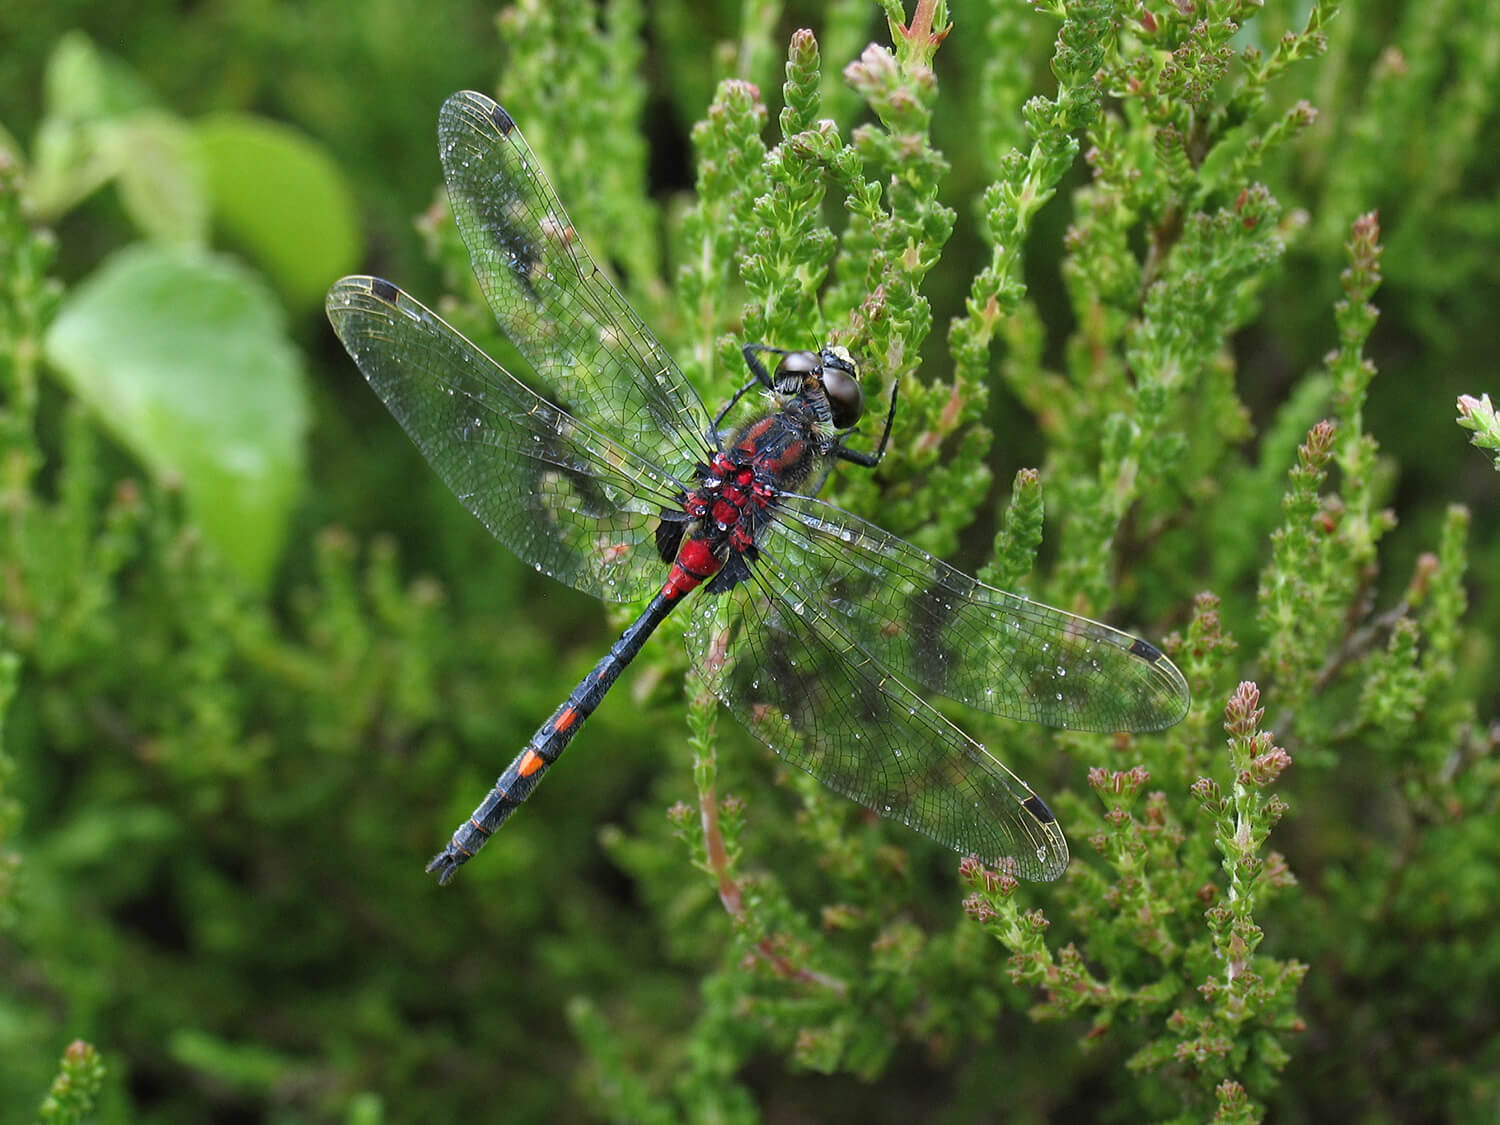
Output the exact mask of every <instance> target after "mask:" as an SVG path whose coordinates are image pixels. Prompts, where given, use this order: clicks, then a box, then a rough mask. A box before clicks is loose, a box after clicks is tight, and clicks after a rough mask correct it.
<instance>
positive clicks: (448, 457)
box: [327, 277, 683, 601]
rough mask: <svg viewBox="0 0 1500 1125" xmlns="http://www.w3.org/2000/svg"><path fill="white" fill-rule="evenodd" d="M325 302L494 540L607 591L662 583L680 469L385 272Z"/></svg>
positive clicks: (542, 566)
mask: <svg viewBox="0 0 1500 1125" xmlns="http://www.w3.org/2000/svg"><path fill="white" fill-rule="evenodd" d="M327 312H328V319H329V321H331V322H332V324H333V329H334V331H335V332H337V333H338V337H339V339H340V340H342V341H343V344H344V347H345V348H346V349H347V350H348V352H349V354H350V356H352V357H353V359H354V362H355V363H356V364H358V365H359V369H360V371H362V372H363V373H364V376H365V378H366V379H368V380H369V383H370V386H371V387H373V388H374V389H375V393H376V394H378V395H379V396H380V399H381V401H382V402H384V403H385V404H386V406H387V407H388V408H389V409H390V411H391V413H392V414H394V415H395V416H396V420H397V421H398V422H400V423H401V425H402V426H403V427H404V428H405V430H406V432H407V433H408V434H410V435H411V438H412V440H413V441H415V442H416V443H417V446H418V448H420V449H421V450H422V453H423V455H424V456H425V457H426V458H427V460H428V463H430V464H431V465H432V467H433V468H434V469H436V470H437V473H438V475H439V476H440V477H442V478H443V481H444V482H445V483H446V484H447V485H448V487H449V488H451V489H452V490H453V492H454V493H455V494H456V495H457V496H458V498H459V500H460V501H462V502H463V505H464V507H466V508H468V509H469V511H471V512H473V513H474V514H475V515H476V516H478V517H479V519H480V522H482V523H483V524H484V525H485V527H487V528H489V530H490V532H491V533H492V534H493V535H494V536H495V538H496V539H498V540H500V542H502V543H504V544H505V545H506V546H507V547H509V548H510V549H511V550H512V551H514V552H515V553H516V554H517V555H519V556H520V557H521V558H522V559H523V560H524V561H526V562H528V563H531V564H532V565H533V566H535V567H536V568H537V569H538V570H540V571H543V572H544V573H546V574H550V575H551V576H552V577H554V578H556V579H558V580H559V581H562V582H566V583H567V584H568V585H570V586H574V587H576V588H577V589H579V590H583V591H584V592H586V593H590V594H593V595H594V596H595V597H598V598H603V599H606V600H609V601H627V600H630V599H633V598H638V597H644V596H647V595H649V594H652V593H654V592H655V591H656V590H658V589H659V588H660V587H661V583H662V581H663V579H664V577H665V574H666V569H667V568H666V566H665V564H664V563H663V562H662V561H661V558H660V556H659V555H658V553H657V549H656V543H655V531H656V527H657V525H658V524H659V523H660V522H661V519H662V518H663V514H664V513H669V512H671V511H674V510H675V511H678V512H680V511H681V497H682V494H683V486H682V485H681V484H680V483H679V482H678V481H677V480H675V479H674V478H673V477H672V476H670V475H669V474H668V473H666V472H665V471H663V470H662V469H660V468H658V467H657V466H655V465H653V464H651V463H650V462H648V461H646V460H645V459H643V458H641V457H638V456H637V455H636V454H634V453H633V452H631V451H630V450H628V449H624V448H622V447H621V446H620V445H618V444H617V443H615V442H613V441H611V440H610V439H609V438H607V437H604V436H603V435H602V434H599V433H597V432H595V431H594V430H592V429H590V428H589V427H588V426H585V425H583V424H582V423H581V422H579V421H578V420H577V419H576V418H573V417H572V416H570V415H569V414H567V413H566V412H565V411H563V410H560V409H558V408H557V407H556V406H554V405H552V404H551V403H549V402H547V401H546V400H544V399H542V398H540V397H538V396H537V395H536V394H535V393H534V392H533V391H532V390H531V389H530V388H528V387H526V386H525V385H524V384H522V383H521V382H520V381H519V380H517V379H516V378H515V377H514V376H513V375H511V374H510V372H508V371H506V370H505V368H503V367H501V366H500V365H499V364H497V363H496V362H495V361H494V360H492V359H490V357H489V356H487V355H485V354H484V353H483V352H482V351H480V350H479V349H478V348H477V347H475V346H474V345H473V344H472V343H470V342H469V341H468V340H466V339H465V338H464V337H463V336H462V335H460V334H459V333H458V332H457V331H456V330H454V328H453V327H452V326H451V325H449V324H448V322H447V321H445V320H443V318H442V317H440V316H438V315H437V314H436V313H435V312H433V311H432V310H430V309H428V308H427V307H426V306H424V305H423V304H422V303H421V302H419V301H417V300H416V299H415V298H413V297H412V296H411V295H410V294H408V293H405V292H403V291H402V290H400V289H398V288H397V287H396V286H394V285H392V284H391V283H390V282H388V281H383V280H381V279H380V278H375V277H346V278H344V279H343V280H342V281H340V282H338V283H337V284H336V285H335V286H334V287H333V288H332V289H330V290H329V292H328V301H327Z"/></svg>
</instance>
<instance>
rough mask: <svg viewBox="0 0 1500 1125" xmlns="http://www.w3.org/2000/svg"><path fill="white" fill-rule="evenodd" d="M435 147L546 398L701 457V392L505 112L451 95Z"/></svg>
mask: <svg viewBox="0 0 1500 1125" xmlns="http://www.w3.org/2000/svg"><path fill="white" fill-rule="evenodd" d="M438 148H439V154H440V155H441V157H442V161H443V175H444V178H445V179H446V180H447V183H448V198H449V201H450V203H451V204H452V207H453V218H454V220H455V221H456V222H457V224H458V229H459V231H460V232H461V233H462V235H463V239H464V243H465V244H466V245H467V246H468V248H469V259H470V261H471V262H472V263H473V266H474V274H475V276H476V277H477V278H478V279H479V287H480V288H481V289H482V290H483V291H484V295H485V298H486V299H487V300H488V301H489V303H490V308H491V309H493V310H494V313H495V319H496V320H498V321H499V323H500V327H501V328H502V329H503V330H504V331H505V334H506V335H507V336H508V337H510V340H511V342H512V343H514V344H515V345H516V347H517V348H518V349H519V350H520V352H521V354H522V355H523V356H525V357H526V360H527V362H528V363H530V364H531V366H532V368H533V369H534V370H535V371H536V373H537V375H538V377H540V378H541V379H542V380H543V382H545V383H546V384H547V386H548V388H549V389H550V392H551V397H552V398H553V399H554V401H556V402H557V403H558V404H559V405H561V406H562V407H564V408H565V409H566V410H567V411H568V412H569V413H570V414H572V415H573V416H574V417H576V418H578V419H580V420H582V421H583V422H586V423H587V424H588V425H590V426H592V427H594V428H595V429H596V430H599V431H600V432H602V433H605V434H608V435H609V436H610V437H612V438H614V439H615V440H616V441H618V442H620V443H621V444H622V445H624V446H626V447H627V448H630V449H636V450H639V451H640V452H641V454H642V455H643V456H645V457H648V458H651V459H653V460H655V461H657V462H658V463H659V464H663V465H667V466H670V467H672V468H674V469H681V470H686V469H687V468H689V467H691V466H692V465H695V464H697V463H698V462H700V461H705V460H707V459H708V456H709V455H710V454H711V450H710V449H709V448H708V445H707V442H706V436H705V435H706V434H707V433H708V430H709V416H708V412H707V411H706V410H705V409H704V407H703V401H702V399H700V398H699V397H698V393H697V391H695V390H694V389H693V387H692V385H691V384H689V383H688V381H687V380H686V379H685V378H684V377H683V374H682V372H681V371H679V370H678V368H677V365H676V364H675V363H674V362H673V361H672V359H671V357H670V356H668V355H667V353H666V351H665V350H663V348H662V346H661V345H660V344H659V343H657V341H656V337H654V336H653V335H652V334H651V330H650V329H649V328H647V327H646V324H645V322H644V321H643V320H641V318H640V317H639V316H638V315H636V313H635V312H634V310H632V309H631V308H630V306H629V305H628V304H627V303H626V301H625V298H624V297H623V296H621V295H620V291H619V290H618V289H616V288H615V286H614V283H613V282H611V281H610V280H609V278H608V276H607V275H606V274H605V273H604V272H603V271H602V270H601V269H600V268H599V266H598V265H597V264H596V263H595V262H594V259H593V258H592V257H590V256H589V253H588V251H587V250H585V249H584V246H583V242H582V241H581V240H580V239H579V237H578V233H577V231H575V230H574V228H573V224H572V222H571V221H570V220H569V219H568V215H567V212H566V211H564V210H563V206H562V203H561V202H559V200H558V198H557V194H556V193H555V192H554V191H553V190H552V185H551V184H550V183H549V182H548V180H547V177H546V175H545V174H544V173H543V172H542V169H541V165H540V163H539V162H538V161H537V159H536V156H535V155H534V154H533V153H532V151H531V148H530V146H528V145H527V143H526V139H525V138H524V137H522V136H521V131H520V130H519V129H518V128H516V125H515V122H514V121H512V120H511V118H510V115H509V114H508V113H506V112H505V110H503V109H502V108H501V107H500V106H499V105H497V104H496V103H495V102H494V101H492V100H491V99H489V98H487V97H485V96H484V95H483V94H476V93H474V92H473V91H472V90H466V91H463V92H461V93H457V94H454V95H453V96H452V97H450V98H449V99H448V100H447V101H446V102H444V103H443V108H442V110H441V112H440V113H439V114H438Z"/></svg>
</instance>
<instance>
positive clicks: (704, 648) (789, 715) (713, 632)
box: [688, 551, 1068, 881]
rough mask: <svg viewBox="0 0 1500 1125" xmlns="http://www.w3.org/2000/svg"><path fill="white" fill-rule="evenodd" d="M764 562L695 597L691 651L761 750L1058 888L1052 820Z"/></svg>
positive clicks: (1062, 848) (1060, 856) (1062, 854)
mask: <svg viewBox="0 0 1500 1125" xmlns="http://www.w3.org/2000/svg"><path fill="white" fill-rule="evenodd" d="M777 562H778V560H776V559H774V558H772V557H769V556H768V555H767V554H766V553H765V552H764V551H763V552H762V556H761V560H760V565H758V566H755V567H753V568H752V571H751V577H750V579H749V580H748V581H746V582H743V583H741V584H740V585H738V586H736V587H734V588H733V589H732V590H730V591H729V592H727V593H718V594H715V593H710V592H707V591H705V592H704V593H702V594H699V595H697V596H696V605H695V606H694V607H693V616H692V620H691V623H690V625H689V630H688V641H689V645H690V646H691V647H692V649H693V651H694V654H695V656H696V658H697V659H698V661H699V662H700V666H701V667H702V668H703V669H704V671H705V674H706V675H707V676H708V678H709V682H710V684H711V685H712V687H713V690H714V693H715V694H716V695H718V697H719V699H720V700H722V701H723V703H724V704H725V706H727V707H728V708H729V709H730V710H731V711H732V712H733V713H734V715H735V716H736V717H737V718H738V719H739V720H740V721H741V722H742V723H744V724H745V726H746V727H748V728H749V729H750V731H751V733H753V734H754V735H755V736H756V738H758V739H760V740H761V741H762V742H764V743H765V744H766V745H767V746H769V747H770V748H771V749H772V750H774V751H776V753H778V754H779V755H781V756H782V757H783V758H785V759H786V760H787V761H789V762H791V763H792V764H793V765H796V766H798V767H800V768H801V769H804V770H806V771H807V772H808V773H810V774H812V775H813V776H814V777H816V778H818V780H820V781H822V782H823V783H824V784H825V785H827V786H829V788H831V789H834V790H836V791H837V792H839V793H842V794H844V795H845V796H847V797H851V798H853V799H854V800H856V801H858V802H859V803H860V804H862V805H864V806H865V807H866V808H868V809H871V810H872V811H874V812H876V813H878V814H879V815H881V816H883V817H887V818H889V819H891V820H895V821H899V822H900V823H902V824H905V825H907V826H908V827H910V828H913V829H915V830H916V831H918V832H921V833H922V834H923V835H925V836H929V837H931V838H932V839H934V840H936V841H938V842H939V843H942V844H946V845H947V846H948V847H950V848H953V849H954V850H955V851H957V852H960V853H963V854H965V855H975V856H978V857H979V859H981V860H982V861H983V862H985V863H987V864H989V865H991V866H998V867H1001V868H1004V869H1006V870H1008V871H1011V872H1012V873H1014V874H1015V875H1017V876H1019V877H1021V878H1024V879H1032V880H1040V881H1047V880H1052V879H1056V878H1057V877H1058V876H1059V875H1061V874H1062V873H1063V870H1064V869H1065V868H1066V867H1067V865H1068V845H1067V841H1066V840H1065V839H1064V838H1063V834H1062V830H1061V829H1060V828H1059V827H1058V826H1057V822H1056V820H1055V819H1054V818H1053V816H1052V813H1051V811H1050V810H1049V809H1048V808H1047V806H1046V805H1045V804H1044V803H1043V802H1042V800H1041V799H1040V798H1039V797H1037V795H1036V794H1035V793H1033V792H1032V791H1031V789H1030V788H1029V787H1028V786H1027V785H1026V783H1025V782H1023V781H1021V779H1020V778H1018V777H1016V776H1015V774H1013V773H1011V772H1010V770H1008V769H1006V767H1005V766H1004V765H1003V764H1002V763H1001V762H1000V761H999V760H998V759H997V758H995V757H994V756H993V755H991V754H990V753H989V751H987V750H986V749H985V748H984V747H983V746H981V745H980V744H979V743H978V742H975V741H974V740H973V739H972V738H970V737H968V736H967V735H966V734H964V733H963V732H962V731H960V730H959V729H958V728H957V727H955V726H954V725H953V724H952V723H950V722H948V720H946V719H945V718H943V716H941V715H939V714H938V713H937V712H936V711H934V710H933V709H932V708H931V707H930V706H929V705H928V704H927V703H926V702H925V701H923V700H922V699H921V698H920V697H919V696H917V695H916V694H915V693H913V692H912V690H911V689H910V688H908V687H907V686H906V685H905V684H903V683H901V681H900V680H898V679H897V678H896V677H895V676H893V675H892V674H891V673H890V672H889V671H888V670H886V669H884V668H882V667H880V665H879V664H877V663H876V662H875V661H874V660H872V659H871V658H870V656H869V654H868V653H866V652H864V651H863V650H862V649H861V647H860V646H859V645H857V644H856V643H855V642H854V640H853V639H852V637H850V635H849V634H848V633H847V632H846V631H845V629H844V628H843V625H842V623H841V622H840V621H839V620H838V619H836V618H835V617H834V616H833V615H832V614H831V613H830V612H829V610H828V608H827V607H826V606H825V605H824V604H823V603H821V602H820V601H818V600H817V599H813V598H807V597H806V596H805V595H804V594H803V593H802V592H801V591H800V590H799V589H797V587H796V586H795V585H794V584H792V583H791V582H790V581H788V580H787V578H786V576H785V575H784V574H783V573H782V572H781V570H780V567H779V566H778V565H777Z"/></svg>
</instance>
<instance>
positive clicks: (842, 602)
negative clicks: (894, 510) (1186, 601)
mask: <svg viewBox="0 0 1500 1125" xmlns="http://www.w3.org/2000/svg"><path fill="white" fill-rule="evenodd" d="M778 516H779V517H780V518H778V519H777V521H776V522H775V523H774V524H773V525H772V526H773V527H774V528H775V529H776V530H775V532H774V533H772V534H770V535H768V536H767V540H768V541H774V543H775V550H776V551H777V552H778V553H779V554H780V555H781V556H782V557H783V558H784V560H785V562H786V565H787V567H788V568H789V570H790V572H791V573H792V574H794V575H796V581H797V583H798V584H799V586H801V587H802V588H803V589H805V590H808V591H816V592H817V596H818V597H820V599H821V601H822V604H823V608H824V610H825V611H826V612H827V613H828V614H830V615H831V616H832V617H833V618H834V619H835V620H837V622H838V624H839V627H840V628H841V629H842V630H844V631H845V632H846V633H847V634H848V635H849V636H850V637H852V638H853V639H854V640H855V641H856V642H857V643H858V644H859V646H860V647H861V648H862V649H864V651H865V652H867V653H869V654H870V655H871V656H873V657H875V659H876V660H878V661H879V662H880V663H882V664H884V665H885V666H886V667H888V668H890V669H891V670H893V671H894V672H896V673H897V674H898V675H900V676H904V677H906V678H908V679H910V680H913V681H915V682H917V683H919V684H921V685H922V686H923V687H925V688H927V689H929V690H930V691H934V692H937V693H938V694H940V695H945V696H947V697H948V698H950V699H955V700H957V701H958V702H960V703H964V704H967V705H968V706H970V707H975V708H978V709H979V710H982V711H989V712H991V713H993V714H997V715H1005V716H1007V717H1009V718H1012V719H1022V720H1025V721H1027V722H1033V723H1043V724H1045V725H1046V726H1050V727H1059V728H1064V729H1068V730H1091V731H1150V730H1161V729H1162V728H1164V727H1169V726H1171V725H1172V724H1174V723H1176V722H1178V721H1179V720H1180V719H1181V718H1182V717H1183V716H1184V715H1186V714H1187V711H1188V704H1189V695H1188V686H1187V681H1186V680H1185V679H1184V678H1183V675H1182V673H1181V672H1180V671H1179V670H1178V669H1177V667H1176V665H1174V664H1173V663H1172V662H1171V661H1170V660H1168V659H1167V658H1166V656H1165V655H1163V654H1162V652H1161V651H1160V650H1159V649H1157V648H1156V647H1155V646H1153V645H1152V644H1150V643H1149V642H1147V641H1143V640H1141V639H1140V638H1139V637H1133V636H1131V635H1130V634H1129V633H1122V632H1120V631H1119V630H1118V629H1112V628H1110V627H1109V626H1108V625H1104V624H1101V623H1100V622H1098V621H1091V620H1089V619H1088V618H1086V617H1079V616H1077V615H1075V614H1071V613H1067V612H1065V611H1063V610H1060V609H1053V608H1052V607H1051V606H1047V605H1043V604H1041V603H1040V602H1034V601H1031V600H1029V599H1027V598H1022V597H1018V596H1016V595H1015V594H1008V593H1006V592H1005V591H1004V590H997V589H996V588H995V587H993V586H986V585H985V584H984V583H983V582H980V581H979V580H978V579H977V578H972V577H970V576H969V575H967V574H964V573H963V572H962V571H960V570H955V569H954V568H953V567H951V566H949V565H948V564H947V563H945V562H943V561H942V560H941V559H938V558H935V557H933V556H932V555H929V554H928V553H927V552H925V551H923V550H921V549H919V548H917V547H915V546H913V545H912V544H910V543H908V542H907V541H906V540H904V539H901V538H899V537H897V536H895V535H892V534H890V533H889V532H886V531H882V530H881V529H880V528H878V527H875V526H874V525H873V524H869V523H866V522H865V521H864V520H862V519H860V518H859V517H857V516H853V515H850V514H849V513H848V512H845V511H842V510H840V509H839V508H836V507H834V506H833V505H831V504H826V503H824V502H822V501H820V500H816V499H813V498H811V497H804V496H784V497H782V498H781V505H780V511H779V512H778Z"/></svg>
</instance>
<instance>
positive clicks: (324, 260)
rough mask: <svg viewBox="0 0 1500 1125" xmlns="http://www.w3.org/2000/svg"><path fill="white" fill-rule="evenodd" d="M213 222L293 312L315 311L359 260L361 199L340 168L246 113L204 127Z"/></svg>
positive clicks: (305, 141)
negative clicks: (336, 280) (357, 200)
mask: <svg viewBox="0 0 1500 1125" xmlns="http://www.w3.org/2000/svg"><path fill="white" fill-rule="evenodd" d="M198 140H199V151H200V152H201V154H202V158H203V161H204V164H205V165H206V170H207V173H208V182H209V185H210V188H211V190H212V192H213V201H214V217H215V219H216V221H217V222H218V223H219V225H220V226H221V227H222V228H223V229H224V230H225V231H226V232H227V233H228V234H229V235H230V236H231V237H232V238H233V239H235V241H236V242H238V243H239V244H240V246H241V247H242V248H243V249H244V251H245V252H246V253H247V254H248V255H250V256H251V257H252V258H253V259H254V260H255V261H256V262H258V263H259V264H260V265H261V266H263V267H264V268H265V270H266V272H267V273H268V274H270V276H271V280H272V281H273V282H274V283H275V285H276V286H277V288H278V289H280V290H281V292H282V293H284V294H285V295H286V297H287V299H288V301H290V302H291V303H292V304H293V305H295V306H299V307H300V306H305V307H316V306H318V305H321V304H322V301H323V293H324V291H325V290H326V289H327V288H328V283H329V281H331V280H332V279H333V278H335V277H338V276H339V275H341V274H343V273H346V272H348V271H349V270H350V269H352V268H353V267H354V265H355V264H356V259H357V257H358V254H359V249H360V246H359V243H360V239H359V230H358V224H357V222H356V218H357V216H356V214H355V207H354V197H353V194H352V193H351V192H350V190H349V187H348V184H347V183H346V182H345V180H344V178H343V176H342V175H341V174H340V172H339V169H338V165H337V164H336V163H335V162H334V160H333V159H332V157H330V156H329V154H328V152H327V151H326V150H325V149H324V148H323V147H322V146H321V145H319V144H317V143H316V142H314V141H312V140H311V139H309V138H308V137H307V136H305V135H304V134H302V133H300V132H298V131H297V130H295V129H291V128H288V127H287V126H284V125H279V124H276V123H275V122H271V121H266V120H263V119H261V118H256V117H250V116H247V115H244V114H221V115H219V116H216V117H210V118H208V119H206V120H204V121H203V122H201V123H200V124H199V126H198Z"/></svg>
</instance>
